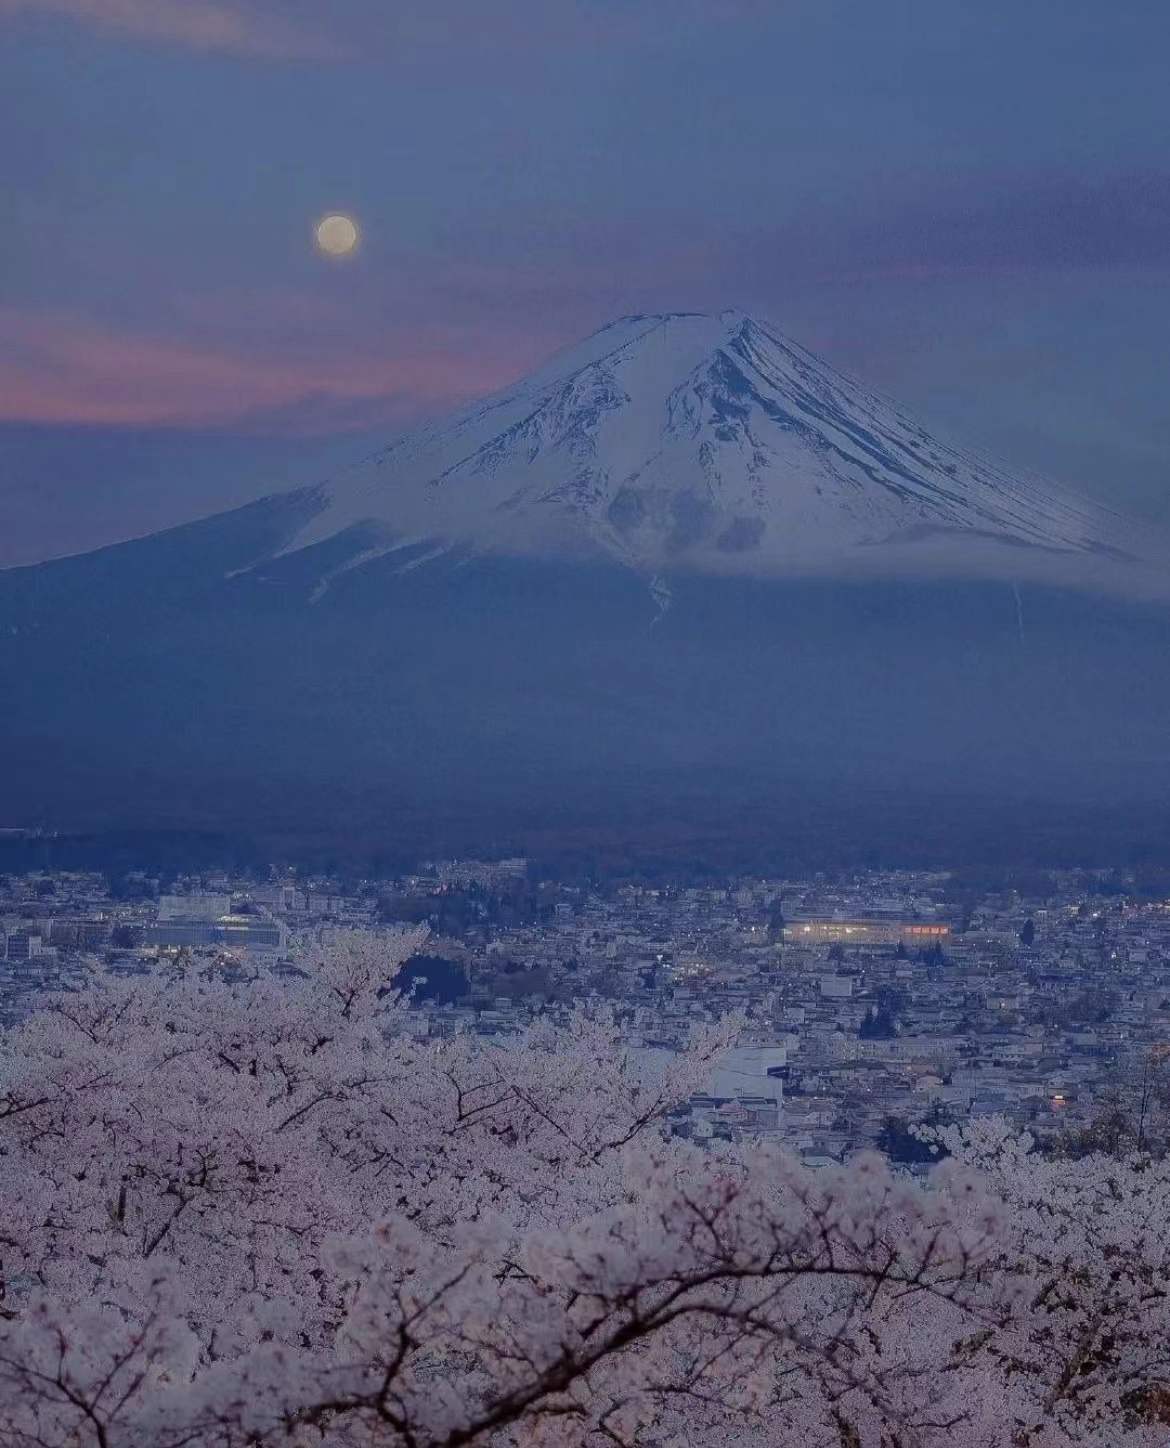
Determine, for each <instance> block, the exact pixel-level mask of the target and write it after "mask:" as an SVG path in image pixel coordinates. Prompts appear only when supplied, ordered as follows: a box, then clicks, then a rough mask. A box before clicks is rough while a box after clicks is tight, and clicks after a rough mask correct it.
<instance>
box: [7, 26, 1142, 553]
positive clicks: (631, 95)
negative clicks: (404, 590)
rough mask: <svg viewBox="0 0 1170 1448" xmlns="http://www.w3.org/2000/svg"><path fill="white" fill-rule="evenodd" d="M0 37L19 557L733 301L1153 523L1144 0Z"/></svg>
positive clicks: (11, 530) (10, 412) (369, 439)
mask: <svg viewBox="0 0 1170 1448" xmlns="http://www.w3.org/2000/svg"><path fill="white" fill-rule="evenodd" d="M0 37H2V40H3V43H2V44H0V565H3V564H6V563H15V562H21V561H28V560H31V559H34V558H39V557H44V556H48V555H50V554H54V553H62V552H70V551H76V550H78V549H80V548H85V547H90V546H95V545H97V544H100V543H104V542H108V541H111V540H113V539H115V538H120V537H125V536H129V535H132V534H136V533H142V532H147V531H150V530H152V529H154V528H156V527H160V526H164V525H166V524H169V523H173V522H178V521H181V520H184V519H187V518H190V517H195V516H199V515H201V514H204V513H208V512H211V511H214V510H215V509H217V508H221V507H226V506H229V505H232V504H234V503H237V502H242V501H244V500H246V499H247V498H249V497H253V496H256V495H258V494H260V493H263V492H268V491H271V490H273V489H275V488H280V487H286V486H292V485H294V484H297V483H302V482H306V481H311V480H312V479H314V478H315V477H318V476H321V475H324V474H327V473H328V472H329V471H331V470H332V469H333V468H334V467H336V466H337V465H339V464H341V463H344V462H345V461H348V460H350V459H352V458H354V457H355V456H358V455H360V454H361V453H362V452H363V451H364V450H365V449H367V448H369V447H370V446H373V445H376V444H380V443H381V442H384V441H386V440H388V439H389V437H390V436H392V435H393V434H394V433H395V432H396V431H398V430H400V429H401V428H402V427H404V426H406V425H408V424H409V423H410V422H411V421H413V420H415V419H418V418H420V417H423V416H427V415H432V414H434V413H436V412H442V411H444V410H446V409H448V408H449V407H451V406H453V405H455V404H457V403H458V402H460V401H462V400H464V399H466V398H468V397H471V396H474V395H476V394H479V393H483V392H486V391H489V390H491V389H492V388H494V387H496V386H498V385H501V384H503V383H505V382H508V381H510V380H512V379H513V378H514V377H516V376H518V375H520V374H522V373H523V372H525V371H526V370H528V369H529V368H530V367H531V366H532V365H534V364H535V363H537V362H538V361H540V360H541V359H542V357H544V356H545V355H546V354H547V353H548V352H550V351H552V350H555V348H557V347H558V346H561V345H563V344H565V343H567V342H571V341H573V340H575V339H576V338H577V337H579V336H581V335H583V334H585V333H588V332H590V331H593V330H595V329H596V328H597V327H598V326H600V325H602V324H603V323H605V322H607V321H609V320H611V319H612V318H613V317H614V316H617V315H620V314H622V313H625V312H631V311H650V310H658V309H671V308H710V309H719V308H721V307H724V306H739V307H742V308H745V309H747V310H749V311H754V312H757V313H759V314H760V315H762V316H765V317H767V318H769V319H770V320H772V321H774V322H775V323H776V324H777V325H779V326H780V327H781V328H782V329H784V330H786V331H787V332H789V333H790V334H791V335H792V336H794V337H795V338H797V339H798V340H800V341H803V342H804V343H805V344H806V345H808V346H811V347H813V348H814V349H815V350H817V351H820V352H822V353H823V354H824V355H826V356H827V357H828V358H829V359H830V360H832V361H833V362H835V363H836V364H837V365H838V366H841V367H843V368H845V369H846V370H848V371H850V372H853V373H855V374H857V375H859V376H861V377H862V378H863V379H864V380H866V381H867V382H869V383H871V384H872V385H874V386H875V387H876V388H877V389H878V390H880V391H882V392H885V393H888V394H891V395H893V396H895V397H896V398H898V400H899V401H901V402H903V403H904V404H906V405H907V406H908V407H910V408H912V409H914V410H916V411H917V412H918V413H919V414H920V415H921V416H922V418H923V420H924V421H926V422H928V423H930V424H932V425H934V426H935V427H936V429H938V430H939V431H941V432H943V433H944V434H945V435H946V436H948V437H949V438H950V439H952V440H954V441H958V442H962V443H967V444H972V445H976V446H981V447H983V448H985V449H987V450H990V451H992V452H995V453H997V454H999V455H1000V456H1001V457H1003V458H1004V459H1005V460H1007V461H1009V462H1015V463H1017V464H1019V465H1021V466H1022V467H1027V468H1032V469H1037V470H1040V471H1043V472H1047V473H1049V474H1051V475H1053V476H1054V477H1057V478H1060V479H1062V480H1064V481H1065V482H1067V483H1069V484H1071V485H1073V486H1075V487H1079V488H1081V489H1082V490H1084V491H1087V492H1092V493H1095V494H1097V495H1099V496H1103V497H1105V498H1108V499H1110V500H1112V501H1114V502H1116V503H1118V504H1119V505H1122V506H1125V507H1128V508H1130V509H1132V510H1134V511H1137V512H1140V513H1143V514H1145V515H1147V516H1151V517H1158V518H1161V519H1164V520H1166V521H1170V486H1168V485H1170V474H1168V469H1167V462H1166V460H1167V457H1168V456H1170V406H1168V405H1167V402H1166V397H1165V389H1166V378H1167V365H1166V357H1167V351H1168V345H1170V343H1168V339H1170V86H1168V85H1167V83H1166V73H1167V62H1166V56H1167V55H1168V54H1170V7H1168V6H1167V5H1166V3H1165V0H1109V3H1105V0H883V3H879V4H874V3H872V0H0ZM333 209H338V210H343V211H346V212H349V213H351V214H352V215H354V216H355V217H356V218H357V219H358V221H359V222H360V224H361V226H362V229H363V242H362V246H361V248H360V251H359V253H358V254H357V255H356V256H355V257H354V258H352V259H349V260H347V261H345V262H336V261H334V262H331V261H328V260H326V259H324V258H322V257H321V256H319V255H318V254H317V253H316V252H315V251H314V249H313V246H312V227H313V223H314V222H315V220H316V219H317V218H318V217H320V216H321V215H322V214H323V213H325V212H327V211H329V210H333Z"/></svg>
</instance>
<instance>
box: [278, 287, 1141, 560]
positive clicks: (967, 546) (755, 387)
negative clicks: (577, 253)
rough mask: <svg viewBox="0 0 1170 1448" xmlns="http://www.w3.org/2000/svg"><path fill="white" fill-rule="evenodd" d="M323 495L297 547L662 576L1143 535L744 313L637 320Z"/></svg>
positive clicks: (1098, 554)
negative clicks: (1024, 474) (438, 552)
mask: <svg viewBox="0 0 1170 1448" xmlns="http://www.w3.org/2000/svg"><path fill="white" fill-rule="evenodd" d="M314 499H315V503H316V505H317V506H316V514H315V516H314V517H313V518H312V519H311V521H309V522H308V523H307V524H306V525H305V526H304V527H303V528H301V529H300V530H299V531H298V533H297V535H296V537H295V539H294V540H293V541H292V543H291V544H290V545H289V546H290V547H291V548H293V549H296V548H303V547H305V546H307V545H311V544H314V543H319V542H321V541H323V540H325V539H327V538H330V537H333V536H336V535H338V534H340V533H342V532H344V531H345V530H347V529H359V530H361V537H362V540H363V546H362V548H361V550H360V556H361V557H363V558H368V557H370V556H371V554H373V553H375V552H378V551H382V550H392V549H396V548H397V549H401V548H404V547H405V548H408V549H409V554H408V556H409V557H410V558H411V559H412V560H413V561H417V558H418V552H417V545H418V544H419V542H420V540H430V541H431V542H432V543H433V544H434V545H436V546H437V547H438V548H440V549H442V548H444V547H447V546H450V545H452V544H454V543H460V544H471V545H472V546H473V547H475V548H476V549H479V550H490V551H502V552H506V553H507V552H511V553H519V554H533V553H535V554H549V553H554V554H555V553H568V554H577V555H585V556H589V555H595V556H602V557H611V558H616V559H618V560H621V561H623V562H625V563H628V564H630V565H632V566H634V567H637V568H641V569H645V570H648V571H650V572H653V573H657V572H662V571H668V570H671V569H678V568H682V569H698V570H701V571H705V572H723V573H726V572H733V573H747V574H756V575H761V574H762V575H768V574H777V573H780V574H807V573H815V572H818V571H822V570H826V569H828V570H839V569H841V568H843V567H844V568H848V569H852V570H855V571H858V572H864V573H887V572H895V573H898V572H905V571H907V570H909V571H922V570H927V571H938V570H942V571H944V572H954V571H959V572H962V573H972V572H973V573H976V574H980V575H984V574H989V573H990V574H995V573H996V572H999V573H1007V574H1010V575H1011V576H1013V577H1015V576H1019V575H1020V574H1021V572H1022V573H1023V574H1024V575H1025V576H1032V575H1035V574H1036V573H1037V572H1040V573H1042V574H1045V576H1047V574H1049V573H1050V572H1051V571H1052V569H1053V567H1054V566H1056V567H1059V560H1060V559H1061V558H1064V559H1066V560H1068V559H1076V560H1077V566H1078V568H1080V569H1081V570H1083V568H1084V566H1085V565H1086V564H1087V563H1089V562H1092V563H1094V564H1100V563H1102V561H1103V560H1105V559H1114V560H1119V559H1121V558H1124V557H1127V556H1129V555H1132V553H1133V552H1134V549H1135V541H1134V537H1133V534H1132V530H1131V529H1129V528H1127V527H1126V525H1125V524H1124V523H1123V522H1122V521H1121V520H1120V519H1119V518H1117V517H1115V516H1113V515H1111V514H1110V513H1108V512H1107V511H1106V510H1105V509H1102V508H1099V507H1096V506H1094V505H1092V504H1090V503H1087V502H1081V501H1076V500H1074V499H1072V498H1070V497H1068V496H1065V495H1063V494H1062V493H1060V492H1059V491H1058V490H1056V489H1054V488H1052V487H1049V486H1047V485H1044V484H1041V483H1038V482H1031V481H1029V482H1022V481H1019V480H1017V479H1016V478H1014V477H1012V476H1011V475H1010V474H1009V473H1007V472H1005V471H1003V470H1002V469H1000V468H997V467H996V466H994V465H993V464H991V463H989V462H986V461H984V460H981V459H979V458H977V457H975V456H973V455H971V454H969V453H965V452H962V451H959V450H957V449H955V448H953V447H950V446H947V445H946V444H944V443H941V442H939V441H937V440H936V439H935V438H933V437H932V436H931V435H930V434H929V433H928V432H927V431H926V430H925V429H924V428H922V427H920V426H919V425H918V424H917V423H915V422H914V421H913V420H912V419H910V418H909V417H907V416H906V415H905V414H904V413H902V412H901V411H899V410H898V409H897V408H896V407H894V406H893V405H891V404H890V403H888V402H886V401H883V400H882V399H880V398H878V397H877V396H875V395H874V394H873V393H871V392H868V391H867V390H866V389H865V388H863V387H862V386H860V385H859V384H857V383H856V382H853V381H851V380H850V379H848V378H846V377H844V376H843V375H842V374H841V373H839V372H837V371H836V370H835V369H834V368H832V367H830V366H829V365H828V364H827V363H825V362H823V361H821V360H820V359H819V358H817V357H815V356H814V355H813V354H812V353H810V352H808V351H806V350H805V349H804V348H803V347H800V346H798V345H797V344H795V343H793V342H790V341H788V340H787V339H786V338H784V337H783V336H781V335H780V334H779V333H778V332H776V331H775V330H774V329H773V328H771V327H769V326H767V325H765V324H764V323H762V322H759V321H756V320H754V319H752V318H751V317H748V316H746V315H744V314H743V313H742V312H738V311H725V312H721V313H719V314H718V315H706V314H702V313H694V312H675V313H666V314H659V315H652V316H632V317H623V318H622V319H621V320H620V321H617V322H613V323H611V324H610V325H609V326H607V327H604V328H603V329H602V330H601V331H600V332H597V333H595V334H594V335H593V336H592V337H590V338H588V339H587V340H586V341H585V342H583V343H581V344H580V345H578V346H576V347H573V348H570V349H568V350H567V351H564V352H562V353H560V354H559V355H558V356H557V357H555V358H554V359H553V360H552V361H551V362H549V363H548V364H547V365H546V366H545V367H543V368H541V369H540V370H539V371H538V372H536V373H535V374H534V375H533V376H531V377H529V378H527V379H525V380H524V381H522V382H520V383H518V384H516V385H515V386H513V387H510V388H508V389H507V390H505V391H504V392H501V393H499V394H498V395H496V396H494V397H492V398H490V399H488V400H487V401H485V402H482V403H479V404H477V405H475V406H473V407H471V408H469V409H467V410H466V411H464V412H463V413H461V414H460V415H458V416H456V417H455V418H453V419H451V420H449V421H446V422H443V423H440V424H438V425H433V426H430V427H427V428H425V429H423V430H421V431H419V432H417V433H414V434H412V435H410V436H408V437H406V438H404V439H403V440H401V441H399V442H397V443H395V444H394V445H393V446H391V447H388V448H386V449H385V450H384V451H381V452H379V453H377V454H375V455H374V456H373V457H371V458H369V459H367V460H366V461H365V462H364V463H362V464H360V465H358V466H357V467H355V468H353V469H351V470H350V471H349V472H348V473H346V474H344V475H342V476H341V477H339V478H338V479H336V480H335V481H334V482H332V483H329V484H326V485H324V486H322V487H321V488H320V489H318V490H316V492H315V494H314ZM1029 553H1030V554H1031V555H1032V556H1031V558H1029V557H1028V556H1027V555H1028V554H1029ZM432 556H433V554H432Z"/></svg>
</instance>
